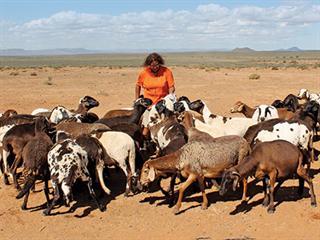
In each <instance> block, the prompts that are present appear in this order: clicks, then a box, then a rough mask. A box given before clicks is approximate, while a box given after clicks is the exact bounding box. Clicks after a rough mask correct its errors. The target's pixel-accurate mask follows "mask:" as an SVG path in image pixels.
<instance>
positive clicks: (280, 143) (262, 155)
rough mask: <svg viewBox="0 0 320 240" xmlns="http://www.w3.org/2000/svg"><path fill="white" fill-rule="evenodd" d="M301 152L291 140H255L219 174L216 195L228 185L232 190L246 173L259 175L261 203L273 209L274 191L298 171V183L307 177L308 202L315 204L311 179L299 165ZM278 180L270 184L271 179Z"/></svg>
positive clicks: (246, 175) (271, 211) (300, 187)
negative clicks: (248, 150)
mask: <svg viewBox="0 0 320 240" xmlns="http://www.w3.org/2000/svg"><path fill="white" fill-rule="evenodd" d="M303 159H304V156H303V154H302V153H301V151H300V150H299V149H298V148H297V147H296V146H294V145H293V144H291V143H289V142H287V141H284V140H275V141H271V142H263V143H260V144H258V145H257V146H256V147H255V149H253V151H252V153H251V154H250V155H249V156H247V157H245V159H244V160H243V161H242V162H240V163H239V164H237V165H236V166H234V167H231V168H229V169H228V170H226V171H225V172H224V174H223V177H222V183H221V188H220V191H219V193H220V195H223V194H224V193H225V192H226V191H227V189H228V188H229V187H230V186H231V185H232V186H233V190H234V191H235V189H236V186H237V184H238V182H239V181H240V180H241V179H243V178H246V177H248V176H250V175H254V176H255V178H257V179H263V181H264V182H263V183H264V193H265V197H264V200H263V204H262V205H263V206H265V207H267V206H268V209H267V212H268V213H274V211H275V207H274V194H275V193H276V192H277V190H278V189H279V187H280V185H281V184H282V183H283V182H284V180H286V179H288V178H291V177H293V176H294V175H295V174H297V175H298V177H299V179H300V183H303V181H304V180H305V181H307V183H308V184H309V188H310V194H311V206H313V207H316V206H317V203H316V196H315V194H314V189H313V183H312V179H311V178H310V177H309V176H308V172H307V171H306V169H305V168H304V167H303V164H304V162H303ZM277 180H278V181H279V183H278V185H277V186H276V187H274V185H275V182H276V181H277ZM299 193H300V195H301V194H302V193H303V184H302V185H300V186H299Z"/></svg>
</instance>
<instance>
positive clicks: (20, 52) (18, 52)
mask: <svg viewBox="0 0 320 240" xmlns="http://www.w3.org/2000/svg"><path fill="white" fill-rule="evenodd" d="M95 53H102V52H101V51H95V50H88V49H85V48H57V49H43V50H25V49H20V48H15V49H2V50H1V49H0V56H41V55H77V54H95Z"/></svg>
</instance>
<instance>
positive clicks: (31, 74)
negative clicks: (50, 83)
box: [30, 72, 38, 76]
mask: <svg viewBox="0 0 320 240" xmlns="http://www.w3.org/2000/svg"><path fill="white" fill-rule="evenodd" d="M30 76H38V74H37V73H36V72H32V73H30Z"/></svg>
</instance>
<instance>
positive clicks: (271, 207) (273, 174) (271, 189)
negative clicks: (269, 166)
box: [267, 170, 277, 213]
mask: <svg viewBox="0 0 320 240" xmlns="http://www.w3.org/2000/svg"><path fill="white" fill-rule="evenodd" d="M269 177H270V181H269V184H268V186H267V188H268V192H269V199H270V202H269V206H268V210H267V211H268V213H274V210H275V208H274V185H275V183H276V178H277V171H276V170H274V171H272V172H270V173H269Z"/></svg>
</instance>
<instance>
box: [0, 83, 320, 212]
mask: <svg viewBox="0 0 320 240" xmlns="http://www.w3.org/2000/svg"><path fill="white" fill-rule="evenodd" d="M98 105H99V102H98V101H97V100H96V99H94V98H93V97H90V96H85V97H83V98H81V99H80V101H79V106H78V108H77V109H76V110H69V109H66V108H65V107H63V106H57V107H55V108H54V109H52V110H51V111H49V110H47V109H36V110H35V111H33V112H32V114H17V112H16V111H15V110H12V109H9V110H7V111H5V112H4V113H3V114H2V115H1V116H0V148H1V153H2V155H0V174H1V176H2V178H3V180H4V183H5V184H9V183H10V181H9V179H12V182H13V184H14V186H15V188H16V189H17V190H18V191H19V193H18V195H17V196H16V198H17V199H20V198H23V197H24V201H23V203H22V206H21V208H22V209H24V210H25V209H27V201H28V197H29V193H30V191H31V190H32V189H33V188H34V186H35V183H36V181H38V180H42V181H43V182H44V191H43V192H44V193H45V196H46V200H47V208H46V209H45V210H44V211H43V214H44V215H50V214H51V212H52V211H53V209H54V207H56V206H57V204H58V202H59V201H61V200H63V203H64V204H65V205H66V206H69V204H70V202H71V201H72V200H73V194H72V193H73V190H74V189H73V188H72V187H73V185H74V183H75V182H76V181H77V180H81V181H82V182H85V183H86V184H87V187H88V192H89V194H90V195H91V197H92V198H93V199H94V201H95V202H96V204H97V206H98V208H99V209H100V210H101V211H104V210H105V209H106V206H104V205H103V204H102V203H101V202H100V201H99V198H98V197H97V194H96V191H97V190H98V191H99V190H101V191H103V192H105V193H106V194H108V195H109V194H111V193H112V192H111V191H110V189H109V188H110V186H108V185H109V184H108V183H107V182H106V181H108V179H110V175H109V174H108V170H109V169H110V168H117V169H121V170H122V171H123V173H124V174H125V175H126V189H125V196H129V195H130V194H137V193H139V192H141V191H145V190H148V187H149V186H150V183H152V182H156V183H157V185H158V187H159V188H160V190H161V191H162V192H163V194H164V195H165V196H166V197H167V198H168V201H169V204H170V205H174V204H175V205H174V208H173V209H174V213H178V212H179V211H180V208H181V203H182V199H183V194H184V191H185V190H186V188H187V187H188V186H190V185H191V184H192V183H193V182H198V184H199V187H200V190H201V192H202V196H203V203H202V209H206V208H207V206H208V199H207V196H206V194H205V189H206V188H208V187H211V186H212V185H216V186H218V187H219V189H220V190H219V193H220V194H221V195H223V194H225V193H226V192H227V191H228V189H229V188H232V189H233V190H234V191H235V190H236V189H237V188H238V186H239V183H241V185H242V186H243V187H242V190H243V195H242V200H244V201H246V199H247V181H248V178H249V177H254V178H256V179H258V180H262V181H263V187H264V193H265V195H264V200H263V205H264V206H267V207H268V213H273V212H274V210H275V207H274V194H275V193H276V191H277V190H278V189H279V187H280V185H281V184H282V183H283V182H284V181H285V180H286V179H288V178H292V177H297V178H298V179H299V189H298V193H299V194H302V192H303V189H304V181H306V182H307V183H308V185H309V189H310V195H311V205H312V206H316V204H317V203H316V196H315V194H314V190H313V184H312V179H311V177H310V176H309V169H310V165H311V164H312V162H313V161H315V160H317V158H318V157H317V151H316V150H315V149H314V148H313V142H314V141H317V140H318V139H317V138H318V135H317V130H318V127H319V123H320V94H316V93H309V91H308V90H306V89H301V90H300V92H299V94H298V95H297V96H296V95H294V94H289V95H288V96H287V97H286V98H285V99H284V100H275V101H274V102H273V103H272V104H271V105H259V106H257V107H254V108H252V107H249V106H248V105H246V104H244V103H242V102H240V101H239V102H236V103H235V105H234V106H233V107H232V108H231V110H230V112H231V113H243V115H244V116H243V117H224V116H219V115H215V114H213V113H212V112H211V111H210V110H209V108H208V107H207V106H206V104H205V102H204V101H203V100H196V101H190V100H189V99H188V98H187V97H185V96H182V97H180V98H179V99H176V97H175V95H172V94H170V95H168V96H166V97H165V98H163V99H162V100H161V101H159V102H158V103H157V104H155V105H151V100H150V99H147V98H144V97H143V96H141V97H140V98H138V99H137V100H136V101H135V102H134V105H133V108H131V109H115V110H111V111H108V112H107V113H106V114H105V115H104V116H103V117H102V118H99V117H98V116H97V115H96V114H94V113H92V112H90V111H89V110H90V109H92V108H94V107H97V106H98ZM143 128H148V129H149V135H143V134H142V129H143ZM20 169H22V171H18V170H20ZM163 178H171V179H170V186H169V188H168V189H163V188H162V187H161V184H160V182H161V179H163ZM177 178H179V183H180V184H179V194H178V199H177V200H176V199H175V191H174V187H175V184H176V183H177ZM49 181H50V182H51V187H52V189H53V198H52V197H50V189H49ZM276 182H278V184H277V185H276V186H275V183H276ZM61 193H62V194H61ZM62 197H63V198H62Z"/></svg>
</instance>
